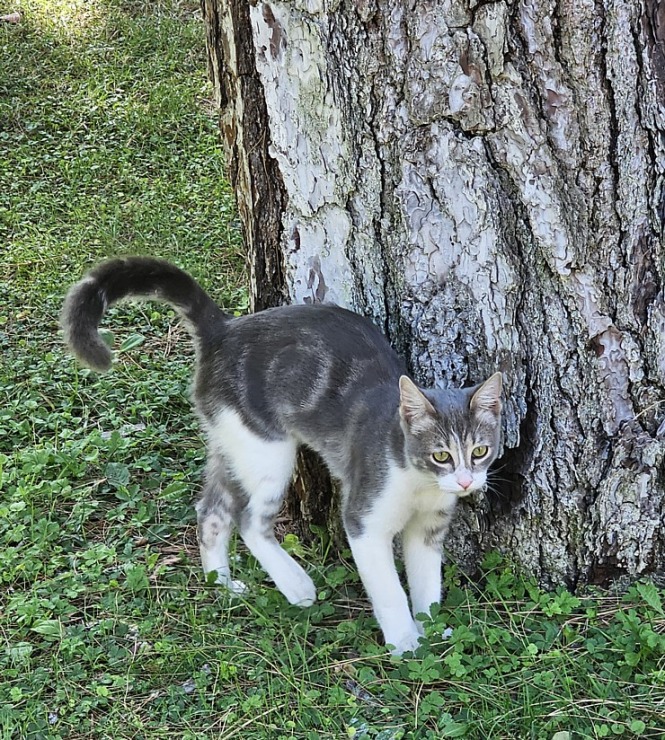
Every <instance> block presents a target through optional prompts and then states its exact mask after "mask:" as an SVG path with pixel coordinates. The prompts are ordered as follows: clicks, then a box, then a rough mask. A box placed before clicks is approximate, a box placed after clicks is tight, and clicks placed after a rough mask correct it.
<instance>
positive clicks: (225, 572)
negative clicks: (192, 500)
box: [196, 457, 247, 593]
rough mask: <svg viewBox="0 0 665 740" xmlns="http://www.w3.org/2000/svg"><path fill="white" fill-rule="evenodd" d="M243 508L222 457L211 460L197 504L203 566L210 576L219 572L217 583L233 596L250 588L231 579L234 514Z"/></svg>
mask: <svg viewBox="0 0 665 740" xmlns="http://www.w3.org/2000/svg"><path fill="white" fill-rule="evenodd" d="M241 506H242V501H239V500H238V493H237V492H236V494H235V495H234V493H233V491H232V490H230V488H229V485H228V475H227V473H226V471H225V467H224V463H223V461H222V460H221V459H220V458H216V457H213V458H211V459H209V460H208V466H207V471H206V482H205V486H204V488H203V491H202V493H201V497H200V499H199V501H198V503H197V504H196V513H197V517H198V537H199V547H200V550H201V564H202V565H203V572H204V573H205V574H206V575H207V574H208V573H212V572H213V571H215V572H216V573H217V583H219V584H221V585H223V586H225V587H226V588H228V589H229V591H232V592H233V593H244V592H245V591H246V590H247V589H246V586H245V584H244V583H242V581H234V580H233V579H232V578H231V568H230V566H229V542H230V539H231V533H232V532H233V524H234V521H233V520H234V511H237V510H238V509H239V508H240V507H241Z"/></svg>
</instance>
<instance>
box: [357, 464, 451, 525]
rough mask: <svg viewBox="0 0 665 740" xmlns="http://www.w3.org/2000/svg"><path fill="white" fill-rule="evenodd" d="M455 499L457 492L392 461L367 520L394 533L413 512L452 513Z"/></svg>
mask: <svg viewBox="0 0 665 740" xmlns="http://www.w3.org/2000/svg"><path fill="white" fill-rule="evenodd" d="M456 503H457V496H456V495H455V494H454V493H449V492H445V491H442V490H441V489H440V488H439V486H438V485H437V484H436V482H435V481H431V480H429V479H428V478H427V477H426V476H424V475H423V474H422V473H420V472H418V471H416V470H412V469H406V470H404V469H402V468H399V467H398V466H396V465H395V466H391V467H390V470H389V473H388V476H387V479H386V483H385V486H384V488H383V490H382V491H381V494H380V495H379V496H378V497H377V499H376V500H375V501H374V502H373V506H372V509H371V511H370V513H369V515H368V517H367V523H368V524H370V526H371V528H372V529H374V528H376V529H377V530H380V531H383V532H389V533H391V534H393V535H395V534H397V533H398V532H401V531H402V530H403V529H404V527H406V525H407V524H408V522H409V521H410V520H411V519H412V518H413V517H414V516H423V515H424V516H427V515H428V514H431V515H432V516H433V517H434V516H436V515H437V514H439V515H440V513H442V512H449V513H452V511H453V509H454V508H455V504H456Z"/></svg>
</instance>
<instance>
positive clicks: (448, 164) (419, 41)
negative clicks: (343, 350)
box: [203, 0, 665, 585]
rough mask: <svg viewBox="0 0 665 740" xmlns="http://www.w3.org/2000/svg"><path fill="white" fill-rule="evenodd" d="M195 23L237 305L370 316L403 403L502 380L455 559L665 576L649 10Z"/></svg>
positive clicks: (465, 9) (404, 10)
mask: <svg viewBox="0 0 665 740" xmlns="http://www.w3.org/2000/svg"><path fill="white" fill-rule="evenodd" d="M203 5H204V10H205V15H206V20H207V27H208V40H209V54H210V60H211V73H212V77H213V80H214V82H215V87H216V90H217V94H218V98H219V102H220V105H221V109H222V130H223V131H224V132H225V134H226V141H227V144H228V147H229V151H230V155H231V156H230V171H231V174H232V177H233V180H234V184H235V186H236V188H237V192H238V198H239V204H240V212H241V218H242V222H243V226H244V229H245V235H246V239H247V246H248V252H249V257H250V264H251V265H252V276H251V277H252V291H253V293H254V296H255V307H256V308H261V307H264V306H265V305H267V304H268V303H273V302H280V301H283V300H290V301H298V302H303V301H304V302H307V301H321V300H326V301H333V302H336V303H339V304H341V305H346V306H349V307H351V308H353V309H355V310H357V311H360V312H362V313H365V314H366V315H368V316H370V317H371V318H372V319H373V320H374V321H375V322H376V323H377V324H378V325H379V326H381V327H382V328H383V329H384V330H385V331H386V333H387V335H388V336H389V338H390V339H391V341H392V342H393V343H394V345H395V346H396V347H397V348H398V349H399V350H400V351H402V352H403V353H404V354H405V356H406V357H407V359H408V361H409V363H410V365H411V368H412V370H413V373H414V376H415V377H416V379H417V380H418V381H420V382H421V383H422V384H423V385H461V384H465V383H471V382H476V381H478V380H480V379H483V378H485V377H487V376H488V375H489V374H491V373H492V372H494V371H495V370H496V369H500V370H502V371H503V373H504V376H505V379H506V381H507V384H506V385H507V388H506V404H505V409H506V410H505V435H504V443H505V451H504V452H505V454H504V456H503V459H502V464H503V467H502V468H501V470H500V471H499V473H498V474H497V475H498V477H497V479H496V480H495V482H494V491H493V492H492V491H490V492H489V493H488V495H487V496H485V497H479V498H478V500H476V501H475V502H472V503H471V504H469V505H463V506H462V507H460V514H459V516H458V518H457V520H456V524H455V526H454V528H453V531H452V533H451V537H450V542H449V544H448V550H449V553H450V557H451V559H453V560H455V561H457V562H459V563H460V564H462V565H463V566H464V567H467V568H472V567H473V565H474V563H476V562H477V560H478V557H479V554H480V553H481V552H482V551H484V550H486V549H490V548H498V549H500V550H502V551H504V552H507V553H509V554H510V556H511V557H512V558H514V559H515V560H517V561H518V562H520V563H522V564H523V565H524V566H525V567H526V568H527V569H529V570H530V571H531V572H533V573H535V574H536V575H537V576H538V577H539V578H540V579H541V581H543V582H545V583H559V582H566V583H569V584H573V585H574V584H575V583H577V582H604V581H606V580H607V579H608V578H610V577H613V576H616V575H617V574H627V575H630V576H633V575H636V574H640V573H645V572H654V571H657V570H662V569H663V568H664V567H665V526H664V522H663V517H664V514H663V501H664V499H665V471H664V467H663V465H664V453H665V403H664V398H665V396H664V394H663V390H664V388H665V293H664V287H663V273H664V271H665V262H664V255H665V246H664V244H663V224H664V221H665V188H664V179H663V176H664V170H665V7H663V5H662V4H659V3H658V2H657V0H642V1H641V2H639V1H638V0H595V1H594V2H591V0H522V2H508V0H498V1H497V2H483V1H481V0H439V2H434V1H433V0H419V1H418V2H403V0H382V1H381V2H379V1H378V0H292V1H291V2H257V3H255V4H251V5H247V4H246V3H243V2H241V1H240V0H204V2H203ZM257 150H258V152H259V154H257ZM305 475H306V474H305ZM325 487H326V486H325V483H323V482H322V481H321V479H320V478H319V479H317V480H316V481H315V482H314V483H312V482H311V480H310V481H309V482H308V479H307V478H306V477H305V478H304V479H301V486H300V489H299V491H300V494H299V495H301V496H302V495H304V492H305V491H307V493H308V495H310V496H314V499H313V500H310V501H309V503H308V504H307V505H306V506H305V509H306V510H307V511H309V510H312V511H315V510H316V509H317V504H316V502H317V500H318V497H319V492H321V491H323V490H324V489H325ZM294 495H295V494H294Z"/></svg>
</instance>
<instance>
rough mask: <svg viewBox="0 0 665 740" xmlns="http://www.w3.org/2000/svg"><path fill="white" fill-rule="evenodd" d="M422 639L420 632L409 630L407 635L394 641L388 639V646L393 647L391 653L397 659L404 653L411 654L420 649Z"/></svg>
mask: <svg viewBox="0 0 665 740" xmlns="http://www.w3.org/2000/svg"><path fill="white" fill-rule="evenodd" d="M419 639H420V633H419V632H418V630H416V629H413V630H409V631H408V632H406V633H405V634H402V635H400V636H399V637H395V638H393V639H390V640H389V639H386V644H388V645H392V649H391V650H390V652H391V653H392V654H393V655H396V656H397V657H399V656H401V655H403V654H404V653H411V652H413V651H414V650H416V648H417V647H418V645H419V644H420V643H419Z"/></svg>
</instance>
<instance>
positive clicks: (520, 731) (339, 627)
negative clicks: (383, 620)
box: [0, 0, 665, 740]
mask: <svg viewBox="0 0 665 740" xmlns="http://www.w3.org/2000/svg"><path fill="white" fill-rule="evenodd" d="M15 10H16V11H18V12H20V14H21V19H20V21H19V22H18V23H16V24H10V23H6V22H0V348H1V351H2V364H1V365H0V489H1V495H0V565H1V567H0V579H1V580H2V591H1V592H0V593H1V596H0V635H1V638H2V644H0V733H1V737H2V738H7V740H9V738H12V739H13V738H113V739H116V738H162V737H168V738H174V737H178V738H242V739H245V738H250V739H252V738H270V739H272V738H276V739H280V738H306V739H308V740H315V739H316V738H381V739H382V740H388V739H389V738H394V739H397V738H423V739H425V738H432V739H434V738H444V737H465V738H475V739H477V740H486V739H488V738H496V739H497V740H504V739H506V740H509V739H513V738H534V739H536V740H540V739H541V738H543V739H546V740H574V739H577V738H602V737H613V736H619V735H623V736H624V737H648V738H662V737H665V657H664V656H665V611H664V605H663V598H662V592H661V591H660V590H659V589H657V588H656V587H655V586H654V585H653V584H652V583H650V582H648V581H644V582H640V583H637V584H634V585H633V586H632V587H631V588H630V589H629V590H627V591H625V592H623V593H617V594H609V593H587V594H584V595H577V596H574V595H571V594H569V593H568V592H566V591H565V590H560V591H558V592H555V593H544V592H542V591H541V590H539V589H538V588H537V586H536V585H535V584H534V583H532V582H531V581H529V579H528V578H525V577H523V576H521V575H520V574H519V573H517V572H516V571H515V569H514V568H513V567H511V565H510V563H509V562H506V561H504V560H502V559H501V558H500V557H498V556H497V555H495V554H492V553H490V554H488V556H487V557H486V559H485V562H484V564H483V572H484V577H483V579H482V581H480V582H477V583H471V582H469V581H467V580H466V579H465V578H464V577H463V574H461V573H460V572H459V571H458V570H457V569H456V568H455V567H454V566H450V567H448V568H447V569H446V584H447V594H446V598H445V601H444V603H443V605H442V606H441V608H440V609H439V610H437V611H436V612H435V613H434V614H433V615H432V619H431V620H430V622H429V623H428V625H427V630H428V631H427V639H426V640H425V642H424V644H423V646H422V648H420V649H419V650H418V652H417V654H416V655H415V656H412V657H407V658H405V659H396V658H392V657H391V656H390V655H389V654H388V653H387V651H386V650H385V648H384V647H383V646H382V645H381V642H380V635H379V632H378V629H377V626H376V623H375V622H374V620H373V618H372V616H371V612H370V610H369V609H368V605H367V602H366V600H365V599H364V596H363V593H362V589H361V587H360V583H359V580H358V576H357V574H356V573H355V570H354V568H353V564H352V562H351V560H350V558H349V554H348V553H347V552H342V553H335V552H334V551H333V548H331V547H330V543H328V542H326V541H325V539H317V540H315V541H314V544H312V545H306V544H304V543H301V542H299V541H298V540H297V539H296V538H295V537H294V536H293V535H287V537H286V540H285V547H287V548H288V549H289V550H290V551H291V552H294V553H295V554H296V555H297V556H300V557H302V558H303V560H304V561H305V562H306V563H307V567H308V569H309V571H310V572H311V573H312V575H313V578H314V579H315V582H316V583H317V587H318V589H319V597H320V598H319V601H318V602H317V604H316V605H315V606H313V607H312V608H310V609H306V610H300V609H298V608H296V607H291V606H289V605H288V604H286V602H285V600H284V599H283V597H282V596H281V595H280V594H279V593H277V592H276V591H275V590H274V589H272V588H271V587H270V584H269V583H267V582H266V581H265V578H264V575H263V573H262V572H261V570H260V569H259V568H258V567H257V564H256V563H255V562H254V561H253V559H252V558H251V556H249V555H248V554H247V552H246V551H245V550H244V549H243V548H242V546H240V545H238V547H237V552H236V553H235V557H234V564H235V570H236V573H237V574H238V575H239V577H241V578H242V580H243V581H245V582H246V583H248V584H249V586H250V589H249V592H248V594H247V595H246V597H245V596H243V597H234V598H231V597H230V596H229V595H228V594H226V593H225V592H223V591H220V590H219V589H218V588H216V587H215V586H214V585H212V584H208V583H206V581H205V579H204V578H203V576H202V575H201V571H200V565H199V557H198V547H197V544H196V532H195V515H194V510H193V508H192V506H191V504H192V501H193V500H194V499H195V497H196V493H197V489H198V486H199V479H200V474H201V468H202V465H203V462H204V446H203V440H202V438H201V435H200V432H199V428H198V426H197V423H196V420H195V417H194V415H193V414H192V411H191V408H190V405H189V401H188V384H189V378H190V373H191V366H192V361H193V353H192V350H191V347H190V345H189V342H188V339H187V336H186V334H185V332H184V331H183V330H182V329H181V328H180V327H179V325H178V322H177V320H176V318H175V315H174V313H173V311H172V310H170V309H169V308H168V307H165V306H163V305H158V304H143V305H125V306H121V307H117V308H114V309H112V310H111V312H110V315H109V317H108V320H107V321H106V322H105V327H106V328H108V329H109V330H110V332H111V333H112V334H113V337H114V342H115V347H116V350H117V352H116V363H115V365H114V368H113V370H112V372H110V373H109V374H107V375H103V376H100V375H97V374H95V373H92V372H90V371H88V370H84V369H81V368H79V367H77V365H76V363H75V362H74V361H73V360H72V359H71V358H70V357H69V356H67V354H66V353H65V352H64V349H63V347H62V338H61V334H60V332H59V329H58V312H59V309H60V305H61V302H62V299H63V296H64V293H65V291H66V289H67V287H68V285H69V284H71V283H72V282H74V281H75V280H77V279H78V278H79V277H80V276H81V274H82V273H83V272H84V270H85V269H87V268H88V267H90V266H91V265H93V264H94V263H95V262H96V261H98V260H100V259H102V258H104V257H107V256H110V255H116V254H127V253H140V254H153V255H156V256H161V257H166V258H168V259H171V260H173V261H175V262H176V263H178V264H179V265H180V266H182V267H184V268H185V269H187V270H188V271H190V272H191V273H193V274H194V275H195V276H196V277H197V279H199V280H200V282H201V283H202V284H203V285H204V286H205V288H206V289H207V290H208V291H209V292H210V293H211V294H212V295H213V296H214V297H215V299H216V300H217V301H218V302H219V303H220V304H221V305H223V306H225V307H226V309H227V310H228V311H231V312H243V311H245V310H246V308H247V303H248V301H247V294H246V284H245V281H244V272H243V261H242V243H241V239H240V236H239V232H238V228H237V223H236V215H235V211H234V205H233V194H232V193H231V191H230V189H229V186H228V184H227V183H226V181H225V179H224V163H223V155H222V152H221V149H220V143H219V138H218V135H217V130H216V116H215V111H214V106H213V104H212V102H211V100H210V96H211V89H210V86H209V84H208V82H207V79H206V67H205V55H204V32H203V25H202V21H201V19H200V13H199V9H198V3H195V2H190V1H189V0H187V1H185V0H181V1H178V0H164V1H163V2H138V1H136V0H135V1H134V2H121V1H120V0H87V1H86V0H67V1H65V0H53V1H52V2H49V1H47V0H17V1H16V2H14V4H12V5H11V6H9V5H5V10H3V12H12V11H15ZM450 628H452V633H451V629H450Z"/></svg>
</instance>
